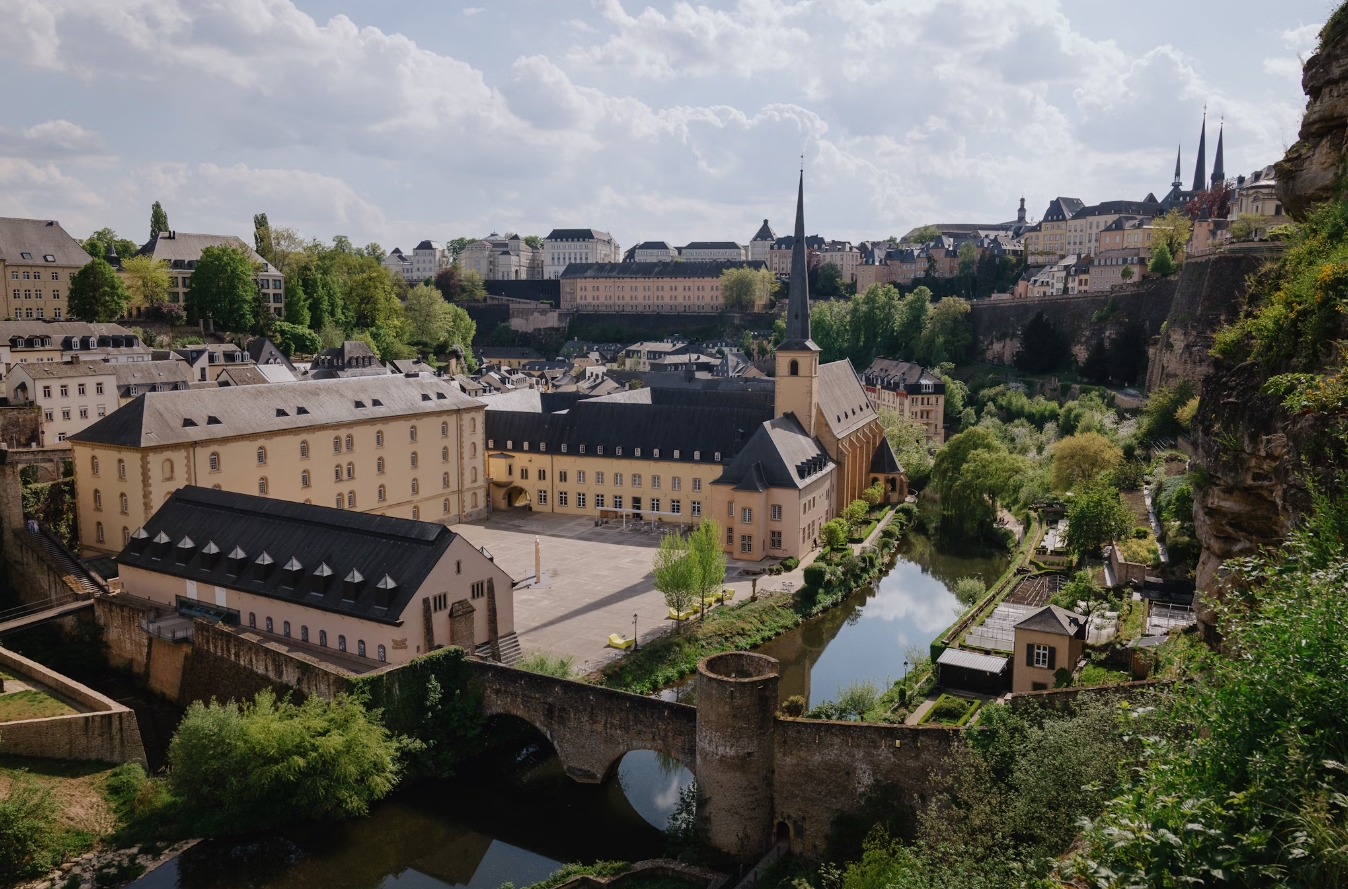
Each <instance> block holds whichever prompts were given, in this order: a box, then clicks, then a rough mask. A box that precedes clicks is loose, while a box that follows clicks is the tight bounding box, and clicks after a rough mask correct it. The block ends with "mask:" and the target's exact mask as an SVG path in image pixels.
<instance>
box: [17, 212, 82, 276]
mask: <svg viewBox="0 0 1348 889" xmlns="http://www.w3.org/2000/svg"><path fill="white" fill-rule="evenodd" d="M25 253H27V254H29V257H30V258H28V259H25V258H24V256H23V254H25ZM48 256H50V257H51V260H48V259H47V257H48ZM91 258H92V257H90V256H89V254H88V253H86V252H85V251H84V248H83V247H81V246H80V244H79V242H78V241H76V240H75V239H74V238H72V237H71V236H70V235H69V234H67V233H66V230H65V229H63V228H61V223H59V222H57V221H56V220H54V219H17V218H14V217H11V216H0V261H3V262H6V263H10V264H12V265H28V264H30V263H31V264H32V265H50V266H64V267H70V266H76V267H78V268H83V267H84V266H85V265H86V264H87V263H88V262H89V260H90V259H91Z"/></svg>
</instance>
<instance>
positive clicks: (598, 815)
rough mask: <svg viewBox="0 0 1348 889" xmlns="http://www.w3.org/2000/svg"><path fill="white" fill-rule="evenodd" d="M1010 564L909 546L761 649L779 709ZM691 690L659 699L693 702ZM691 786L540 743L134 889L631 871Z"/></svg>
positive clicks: (884, 658)
mask: <svg viewBox="0 0 1348 889" xmlns="http://www.w3.org/2000/svg"><path fill="white" fill-rule="evenodd" d="M1006 565H1007V559H1006V558H1005V557H1004V556H983V557H961V556H950V555H945V554H941V553H938V552H936V550H935V548H934V547H933V546H932V545H931V544H930V542H929V541H927V540H926V539H925V538H922V537H919V536H916V535H908V537H906V538H905V540H904V542H903V544H902V546H901V548H900V556H899V559H898V561H897V562H896V563H895V565H894V567H893V568H892V569H891V570H890V571H889V573H888V574H886V575H885V576H884V577H883V578H882V579H881V580H880V582H879V583H878V584H877V585H876V586H875V587H868V588H866V589H862V590H858V591H857V592H856V593H854V594H853V595H852V596H850V597H849V598H848V599H847V600H846V601H844V602H843V604H841V605H840V606H838V607H837V608H834V609H832V610H830V611H828V612H826V613H825V614H822V615H820V616H819V617H817V618H814V619H813V620H810V621H808V622H806V623H805V624H802V625H801V626H799V627H797V628H796V629H794V630H792V631H791V632H789V633H786V634H785V635H783V636H780V637H778V638H777V639H774V640H772V641H771V642H769V643H767V644H766V645H763V646H761V647H760V648H759V649H758V650H759V651H761V652H762V653H764V654H767V655H771V656H772V657H775V658H777V659H778V660H779V661H780V662H781V665H782V667H781V677H782V678H781V697H782V699H783V700H785V699H786V698H787V697H789V696H791V695H803V696H805V697H806V699H807V700H808V701H809V702H810V704H811V705H812V706H813V705H816V704H818V703H819V702H821V701H824V700H827V699H830V698H833V697H835V696H836V695H837V693H838V691H839V689H841V688H842V687H844V686H845V685H847V684H849V683H852V682H857V681H861V680H874V681H876V682H877V684H882V685H883V684H884V683H885V680H892V679H897V678H899V677H901V676H902V675H903V671H904V669H905V667H904V661H905V659H907V658H906V655H905V652H910V651H917V650H920V651H921V652H922V653H923V654H925V652H926V648H927V646H928V644H929V643H930V642H931V641H932V639H934V638H935V637H936V634H938V633H939V632H941V630H943V629H945V628H946V627H947V626H949V625H950V624H951V623H952V622H953V621H954V619H955V616H956V614H957V612H958V607H959V604H958V602H957V600H956V598H955V595H954V593H953V592H952V590H953V588H954V585H955V581H956V580H958V579H959V578H961V577H966V576H970V575H975V576H979V577H981V578H982V579H983V581H984V583H985V584H990V583H992V582H993V581H994V580H995V579H996V578H997V577H999V576H1000V575H1001V573H1002V572H1003V571H1004V570H1005V569H1006ZM692 687H693V684H692V682H691V681H685V682H683V683H680V684H679V686H678V687H676V688H674V689H666V691H665V692H664V693H663V694H664V695H665V696H667V697H671V698H677V699H679V700H691V698H692V697H693V695H692ZM691 779H692V776H691V775H690V774H689V773H688V772H687V770H686V769H684V768H682V767H681V766H679V765H678V764H677V763H674V762H672V761H669V760H666V759H664V758H662V757H659V756H657V755H656V754H655V753H652V752H650V751H634V752H632V753H629V754H628V755H627V756H626V757H624V758H623V761H622V763H621V764H620V765H619V768H618V770H617V775H616V776H615V777H614V778H613V779H611V780H609V781H608V782H606V783H604V784H600V785H584V784H577V783H575V782H573V781H571V780H570V779H569V778H567V777H566V776H565V774H563V772H562V769H561V767H560V764H559V763H558V761H557V758H556V756H555V755H554V754H552V752H551V749H550V748H549V747H548V746H547V744H546V742H543V743H536V742H535V743H526V744H525V745H524V747H523V749H522V750H520V749H515V750H513V751H509V752H498V753H496V754H493V755H491V756H488V757H484V758H482V759H480V760H477V761H475V762H473V763H471V764H469V765H468V766H466V767H465V768H464V769H463V773H462V774H461V775H460V776H459V777H457V778H455V779H453V780H450V781H445V782H437V783H434V784H422V785H418V786H416V787H413V788H410V789H408V790H406V791H402V792H399V793H397V794H395V795H394V796H393V797H392V798H390V799H388V800H385V801H384V802H382V803H380V804H379V805H377V806H376V807H375V808H374V810H373V811H372V812H371V814H370V816H369V817H368V818H362V819H356V820H353V821H348V822H344V823H341V824H335V825H317V826H315V825H306V826H302V827H297V828H292V829H287V830H282V831H277V832H273V833H270V834H268V835H267V836H265V837H249V838H243V839H228V840H211V841H208V842H204V843H200V844H198V845H197V846H195V847H193V848H192V849H190V850H188V851H187V852H186V853H184V854H183V855H182V856H180V857H179V858H178V859H176V860H175V861H173V862H170V863H169V864H167V865H165V866H164V867H162V868H160V869H159V870H157V871H154V872H153V873H150V874H148V875H146V876H145V877H142V878H141V879H140V880H138V881H136V882H135V883H133V884H132V886H133V887H135V889H234V887H249V889H308V887H316V886H321V887H324V889H395V887H396V889H432V887H459V886H461V887H468V889H497V887H499V886H500V885H501V884H502V883H504V882H510V883H513V884H514V885H515V886H524V885H526V884H528V883H532V882H535V881H537V880H541V879H543V878H544V877H546V876H547V875H548V874H550V873H551V872H552V871H554V870H556V869H557V868H558V867H560V866H561V864H562V863H563V862H568V861H582V862H592V861H597V860H604V859H624V860H629V861H630V860H637V859H640V858H650V857H658V856H659V855H660V854H661V853H662V851H663V846H664V843H663V840H664V838H663V835H662V834H661V832H660V829H661V828H663V827H664V825H665V824H666V822H667V820H668V818H669V815H670V813H671V812H672V811H673V810H674V806H675V804H676V803H677V801H678V794H679V790H680V789H681V788H682V787H684V786H686V785H687V784H688V782H689V781H691Z"/></svg>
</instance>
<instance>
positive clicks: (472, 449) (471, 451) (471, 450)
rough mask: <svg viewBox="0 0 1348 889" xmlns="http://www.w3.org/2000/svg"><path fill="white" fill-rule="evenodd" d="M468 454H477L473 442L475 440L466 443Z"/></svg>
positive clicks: (475, 443)
mask: <svg viewBox="0 0 1348 889" xmlns="http://www.w3.org/2000/svg"><path fill="white" fill-rule="evenodd" d="M468 456H470V457H476V456H477V442H475V441H470V442H469V443H468Z"/></svg>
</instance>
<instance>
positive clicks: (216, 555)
mask: <svg viewBox="0 0 1348 889" xmlns="http://www.w3.org/2000/svg"><path fill="white" fill-rule="evenodd" d="M218 561H220V547H218V546H216V545H215V541H214V540H208V541H206V545H205V546H203V547H202V548H201V567H202V568H207V569H210V568H214V567H215V564H216V562H218Z"/></svg>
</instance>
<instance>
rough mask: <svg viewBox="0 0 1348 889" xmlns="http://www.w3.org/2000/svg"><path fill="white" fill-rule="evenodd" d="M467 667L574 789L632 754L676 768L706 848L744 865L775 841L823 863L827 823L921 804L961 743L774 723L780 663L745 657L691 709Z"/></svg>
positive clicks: (852, 725) (726, 661) (929, 731)
mask: <svg viewBox="0 0 1348 889" xmlns="http://www.w3.org/2000/svg"><path fill="white" fill-rule="evenodd" d="M472 665H473V669H474V671H475V675H474V679H473V681H474V684H475V685H476V686H477V687H478V688H479V689H480V691H481V692H482V700H483V708H484V710H485V712H486V714H487V715H488V716H497V715H502V714H508V715H510V716H515V717H518V718H520V719H523V720H525V721H526V722H528V723H530V724H531V725H533V726H534V727H535V728H537V729H538V730H539V731H540V732H542V733H543V734H544V735H545V736H546V737H547V738H548V740H549V741H550V742H551V743H552V745H553V747H554V748H555V749H556V751H557V756H558V758H559V759H560V760H561V763H562V766H563V768H564V769H565V770H566V773H567V774H568V775H570V776H571V777H572V778H574V779H575V780H577V781H582V782H586V783H597V782H600V781H603V780H604V779H605V778H606V777H608V776H609V775H611V774H612V772H613V770H614V768H615V766H616V765H617V763H618V762H619V761H620V760H621V759H622V757H623V755H624V754H626V753H627V752H629V751H632V750H655V751H657V752H659V753H663V754H666V755H668V756H670V757H672V758H674V759H676V760H678V761H679V762H680V763H682V764H683V765H684V766H686V767H687V768H688V769H689V771H691V772H692V773H693V774H694V775H695V776H696V778H697V783H698V788H699V791H700V793H701V794H702V796H703V797H704V798H705V809H704V812H705V815H706V819H707V826H708V838H709V839H710V841H711V842H712V843H713V844H714V845H715V846H716V847H717V848H719V849H721V850H723V851H725V852H728V853H730V854H732V855H734V856H736V857H739V858H741V859H745V860H748V859H754V858H757V857H758V856H761V855H762V854H763V853H764V852H766V851H767V850H768V849H769V848H770V847H771V846H772V845H773V844H774V843H776V842H778V841H780V840H786V841H787V842H788V844H789V846H790V848H791V850H792V851H794V852H797V853H800V854H804V855H807V856H813V857H817V856H820V855H822V854H823V852H824V848H825V844H826V843H827V840H828V833H829V830H830V828H831V826H832V822H833V819H834V817H835V816H837V815H839V814H842V813H844V812H851V811H856V809H857V808H858V807H859V805H860V798H861V796H862V794H863V793H864V792H865V791H866V790H867V789H868V788H870V787H871V786H872V785H875V784H882V785H886V786H887V787H889V788H890V790H891V792H893V793H896V794H900V795H902V796H903V797H904V798H905V800H906V801H907V802H909V803H910V804H911V805H913V806H914V807H918V806H921V805H923V804H924V803H925V802H926V795H927V794H928V793H929V792H930V791H931V788H932V781H933V778H934V777H935V776H936V775H937V773H938V772H939V770H940V769H942V768H943V766H944V763H945V762H946V759H947V756H948V754H949V752H950V748H951V744H952V743H953V741H954V739H955V738H957V737H958V736H959V730H958V729H948V728H943V727H937V726H902V725H872V724H865V723H856V722H827V721H821V720H806V719H785V718H781V717H778V716H777V706H778V688H777V684H778V664H777V661H776V660H774V659H773V658H770V657H767V656H765V655H760V654H752V653H749V652H728V653H726V654H718V655H712V656H711V657H708V658H704V659H703V660H702V662H701V663H699V664H698V670H697V680H696V681H697V702H698V703H697V706H696V707H690V706H688V705H686V704H677V703H672V702H669V701H661V700H658V699H655V698H647V697H642V696H640V695H633V694H628V693H626V692H620V691H614V690H612V689H606V688H600V687H598V686H594V685H588V684H586V683H583V682H574V681H571V680H567V679H557V678H554V677H551V676H543V675H540V674H537V673H528V672H524V671H522V670H516V669H514V668H512V667H505V666H501V665H499V664H492V663H485V662H481V661H474V662H472Z"/></svg>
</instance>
